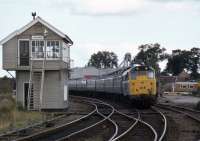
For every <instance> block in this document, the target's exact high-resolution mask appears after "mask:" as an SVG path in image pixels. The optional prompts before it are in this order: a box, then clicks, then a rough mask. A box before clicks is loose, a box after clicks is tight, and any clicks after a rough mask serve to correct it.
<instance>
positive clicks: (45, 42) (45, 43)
mask: <svg viewBox="0 0 200 141" xmlns="http://www.w3.org/2000/svg"><path fill="white" fill-rule="evenodd" d="M32 41H43V42H44V48H45V47H46V50H47V42H48V41H55V42H56V41H58V44H59V45H58V46H59V52H58V53H59V57H58V58H47V52H46V53H45V54H44V58H46V60H60V58H62V57H61V43H60V41H59V40H31V42H29V44H30V46H31V51H30V52H31V53H30V54H31V59H32V60H43V59H44V58H33V55H32ZM44 50H45V49H44Z"/></svg>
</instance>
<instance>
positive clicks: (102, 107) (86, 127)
mask: <svg viewBox="0 0 200 141" xmlns="http://www.w3.org/2000/svg"><path fill="white" fill-rule="evenodd" d="M70 98H71V100H72V101H74V102H77V103H85V104H86V103H87V104H88V105H90V106H91V107H93V108H92V110H91V111H90V112H89V113H87V112H83V111H81V112H80V111H78V113H79V114H80V113H82V114H81V115H82V116H81V117H80V118H77V119H75V120H72V121H70V122H67V121H66V120H65V119H64V118H67V116H66V115H62V117H58V118H57V120H56V119H54V120H53V121H52V123H54V122H60V124H59V125H57V126H51V127H50V128H47V129H45V130H40V131H39V132H38V131H37V128H32V129H31V128H30V130H31V132H29V133H28V136H20V135H18V134H16V135H14V134H12V135H13V137H11V136H12V135H11V134H10V136H9V139H8V138H2V139H3V141H6V140H15V141H37V140H40V141H65V140H67V141H84V140H96V139H97V140H102V141H104V140H105V141H117V140H122V141H127V140H133V139H134V140H136V141H137V140H138V141H140V140H143V141H145V140H147V141H150V140H152V141H162V140H163V138H164V135H165V133H166V119H165V116H164V115H163V114H162V113H161V112H159V111H158V110H157V109H155V108H154V109H153V110H154V113H156V115H158V114H160V117H162V118H163V121H164V122H162V123H164V124H163V127H162V128H163V129H162V130H158V129H156V128H155V127H154V126H153V125H151V124H152V123H150V122H149V121H148V120H144V119H143V118H142V116H141V115H142V114H143V113H141V112H140V111H134V112H133V111H131V110H133V109H131V110H126V111H127V112H126V113H123V112H124V110H121V109H120V108H119V109H116V108H114V106H112V104H109V103H108V102H104V101H101V100H99V99H94V98H87V97H80V96H71V97H70ZM90 109H91V108H90ZM76 110H77V109H76ZM73 112H75V113H76V114H77V111H71V113H72V114H73ZM54 124H55V123H54ZM40 126H41V125H40ZM28 129H29V128H28ZM33 131H35V133H34V132H33ZM161 131H162V132H161ZM30 133H32V134H30Z"/></svg>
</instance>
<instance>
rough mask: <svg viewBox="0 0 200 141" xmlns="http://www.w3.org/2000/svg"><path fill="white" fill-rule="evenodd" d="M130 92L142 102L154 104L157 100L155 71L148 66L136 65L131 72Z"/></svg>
mask: <svg viewBox="0 0 200 141" xmlns="http://www.w3.org/2000/svg"><path fill="white" fill-rule="evenodd" d="M129 93H130V96H131V97H133V98H137V101H140V102H141V103H145V104H147V105H148V104H149V105H152V104H153V103H154V102H155V100H156V79H155V71H154V69H153V68H151V67H148V66H136V67H133V68H132V69H131V70H130V72H129Z"/></svg>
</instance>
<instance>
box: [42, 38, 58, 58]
mask: <svg viewBox="0 0 200 141" xmlns="http://www.w3.org/2000/svg"><path fill="white" fill-rule="evenodd" d="M48 41H54V42H57V41H58V46H59V52H58V54H59V57H58V58H47V54H46V53H45V55H46V60H60V59H61V58H62V55H61V48H62V47H61V43H60V41H59V40H46V50H47V42H48Z"/></svg>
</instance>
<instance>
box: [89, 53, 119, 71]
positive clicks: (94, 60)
mask: <svg viewBox="0 0 200 141" xmlns="http://www.w3.org/2000/svg"><path fill="white" fill-rule="evenodd" d="M88 66H94V67H96V68H114V67H117V66H118V58H117V55H116V54H115V53H114V52H108V51H99V52H97V53H94V54H92V55H91V57H90V59H89V62H88Z"/></svg>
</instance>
